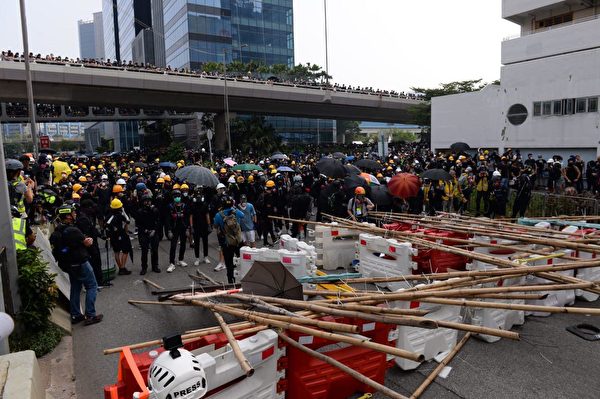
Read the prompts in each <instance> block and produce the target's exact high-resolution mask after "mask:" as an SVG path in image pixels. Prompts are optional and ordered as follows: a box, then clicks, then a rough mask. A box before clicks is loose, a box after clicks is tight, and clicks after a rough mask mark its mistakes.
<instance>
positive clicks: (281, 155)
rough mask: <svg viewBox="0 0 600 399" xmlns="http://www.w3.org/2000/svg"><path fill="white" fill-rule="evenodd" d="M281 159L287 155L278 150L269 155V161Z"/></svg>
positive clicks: (286, 157)
mask: <svg viewBox="0 0 600 399" xmlns="http://www.w3.org/2000/svg"><path fill="white" fill-rule="evenodd" d="M283 159H288V156H287V155H285V154H282V153H280V152H276V153H274V154H273V155H271V161H281V160H283Z"/></svg>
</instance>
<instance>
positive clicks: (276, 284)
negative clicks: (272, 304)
mask: <svg viewBox="0 0 600 399" xmlns="http://www.w3.org/2000/svg"><path fill="white" fill-rule="evenodd" d="M242 290H243V291H244V293H245V294H249V295H263V296H270V297H276V298H287V299H296V300H300V301H301V300H303V295H302V285H301V284H300V283H299V282H298V280H296V278H295V277H294V276H293V275H292V274H291V273H290V272H289V270H288V269H286V267H285V266H284V265H283V264H282V263H281V262H259V261H257V262H254V264H253V265H252V267H251V268H250V270H249V271H248V273H246V275H245V276H244V278H243V279H242Z"/></svg>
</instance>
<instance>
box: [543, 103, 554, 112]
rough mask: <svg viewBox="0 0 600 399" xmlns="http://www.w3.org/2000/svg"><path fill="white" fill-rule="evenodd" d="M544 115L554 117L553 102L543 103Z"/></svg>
mask: <svg viewBox="0 0 600 399" xmlns="http://www.w3.org/2000/svg"><path fill="white" fill-rule="evenodd" d="M542 115H552V101H544V102H543V103H542Z"/></svg>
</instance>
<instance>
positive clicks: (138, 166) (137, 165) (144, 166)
mask: <svg viewBox="0 0 600 399" xmlns="http://www.w3.org/2000/svg"><path fill="white" fill-rule="evenodd" d="M133 167H134V168H147V167H148V164H145V163H144V162H136V163H134V164H133Z"/></svg>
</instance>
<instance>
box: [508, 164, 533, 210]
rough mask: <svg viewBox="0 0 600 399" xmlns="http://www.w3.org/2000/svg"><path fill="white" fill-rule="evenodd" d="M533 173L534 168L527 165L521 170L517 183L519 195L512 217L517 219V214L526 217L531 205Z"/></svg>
mask: <svg viewBox="0 0 600 399" xmlns="http://www.w3.org/2000/svg"><path fill="white" fill-rule="evenodd" d="M531 173H533V170H532V169H531V168H530V167H527V168H526V169H525V170H524V171H522V172H521V174H520V175H519V177H518V178H517V180H516V183H515V190H516V191H517V195H516V197H515V202H514V204H513V210H512V218H513V219H515V218H516V217H517V215H519V216H520V217H525V212H526V211H527V207H528V206H529V200H530V199H531V191H532V190H533V180H532V179H531Z"/></svg>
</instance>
